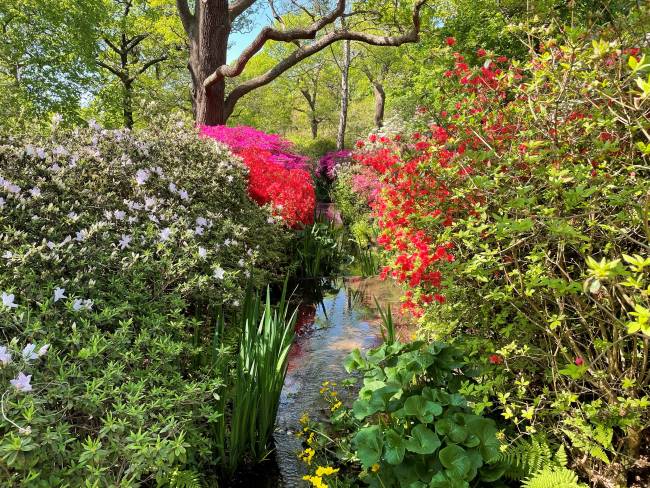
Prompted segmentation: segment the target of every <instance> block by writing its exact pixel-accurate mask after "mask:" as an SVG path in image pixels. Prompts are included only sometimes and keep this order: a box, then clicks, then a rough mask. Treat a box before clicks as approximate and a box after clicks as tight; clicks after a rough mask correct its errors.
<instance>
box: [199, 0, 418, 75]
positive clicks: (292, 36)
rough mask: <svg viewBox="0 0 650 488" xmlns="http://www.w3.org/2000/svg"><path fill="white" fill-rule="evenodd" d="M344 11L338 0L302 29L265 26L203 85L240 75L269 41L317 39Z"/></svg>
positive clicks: (342, 4) (343, 1)
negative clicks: (334, 5)
mask: <svg viewBox="0 0 650 488" xmlns="http://www.w3.org/2000/svg"><path fill="white" fill-rule="evenodd" d="M419 1H426V0H419ZM344 12H345V0H338V3H337V5H336V8H335V9H334V10H332V11H331V12H330V13H328V14H327V15H325V16H323V17H321V18H320V19H318V20H317V21H315V22H312V23H311V24H310V25H309V26H307V27H304V28H302V29H290V30H286V31H281V30H278V29H273V28H272V27H265V28H264V29H262V31H261V32H260V33H259V34H258V35H257V37H256V38H255V40H254V41H253V42H252V43H251V44H250V45H249V46H248V47H247V48H246V49H244V51H243V52H242V53H241V55H240V56H239V57H238V58H237V60H236V61H235V62H234V63H233V64H232V65H227V64H224V65H223V66H220V67H219V68H218V69H217V70H216V71H215V72H214V73H212V74H211V75H210V76H208V77H207V78H206V79H205V81H204V82H203V87H204V88H209V87H210V86H212V85H214V84H215V83H217V82H219V81H220V80H223V79H224V78H234V77H235V76H239V75H240V74H241V73H242V71H244V68H245V67H246V64H247V63H248V61H250V59H251V58H252V57H253V56H255V54H257V53H258V52H259V51H260V50H261V49H262V48H263V47H264V45H265V44H266V43H267V42H268V41H281V42H293V41H297V40H299V39H315V38H316V34H317V33H318V31H320V30H321V29H322V28H323V27H325V26H326V25H328V24H331V23H332V22H334V21H335V20H336V19H337V18H339V17H340V16H341V15H343V13H344ZM301 49H303V48H300V49H298V51H300V50H301ZM305 57H306V56H305ZM301 59H303V58H301ZM294 64H295V63H294Z"/></svg>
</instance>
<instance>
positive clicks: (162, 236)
mask: <svg viewBox="0 0 650 488" xmlns="http://www.w3.org/2000/svg"><path fill="white" fill-rule="evenodd" d="M171 233H172V230H171V229H170V228H169V227H165V228H164V229H163V230H161V231H160V241H161V242H163V241H166V240H167V239H169V236H170V235H171Z"/></svg>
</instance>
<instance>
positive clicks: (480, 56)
mask: <svg viewBox="0 0 650 488" xmlns="http://www.w3.org/2000/svg"><path fill="white" fill-rule="evenodd" d="M476 55H477V56H478V57H479V58H482V57H484V56H485V55H487V51H486V50H485V49H483V48H481V49H479V50H478V51H476Z"/></svg>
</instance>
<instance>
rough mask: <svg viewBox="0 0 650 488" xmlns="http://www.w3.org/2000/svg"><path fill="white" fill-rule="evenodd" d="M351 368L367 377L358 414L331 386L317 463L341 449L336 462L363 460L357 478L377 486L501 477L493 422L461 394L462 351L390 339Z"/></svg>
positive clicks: (352, 361) (356, 358) (464, 377)
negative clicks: (328, 418) (327, 424)
mask: <svg viewBox="0 0 650 488" xmlns="http://www.w3.org/2000/svg"><path fill="white" fill-rule="evenodd" d="M389 336H390V332H389ZM346 369H347V371H348V372H355V371H356V372H360V373H362V374H363V386H362V388H361V390H360V391H359V394H358V398H357V399H356V401H355V402H354V404H353V407H352V409H347V408H344V407H341V405H340V402H338V399H337V395H335V394H333V393H332V392H331V391H330V390H329V389H327V395H329V396H326V398H327V399H328V400H329V401H330V403H331V404H332V406H331V410H332V411H333V412H334V413H333V414H332V418H331V422H332V426H331V428H330V431H331V432H329V433H328V437H327V438H326V439H331V440H330V441H327V442H325V443H324V444H318V445H319V447H320V450H319V451H318V456H319V462H320V456H325V458H326V459H328V453H331V452H336V453H338V456H337V457H338V459H337V460H336V462H338V463H345V462H347V463H358V464H359V465H360V470H361V471H360V473H358V479H359V481H361V482H362V483H363V484H365V485H369V486H373V487H379V486H414V485H417V486H419V484H422V486H436V487H445V486H469V483H470V482H472V481H475V480H479V479H482V480H485V481H494V480H496V479H498V478H499V477H500V476H501V473H502V472H503V468H500V467H499V466H498V461H499V458H500V457H499V447H500V442H499V440H498V439H497V427H496V424H495V422H494V421H493V420H491V419H488V418H486V417H482V416H479V415H476V414H474V413H472V411H471V409H470V408H469V407H468V403H467V400H466V398H465V397H463V396H462V395H461V394H459V393H458V391H459V388H460V385H461V383H462V382H463V381H471V377H470V376H468V374H470V369H471V368H469V367H468V365H466V364H465V363H464V362H463V360H462V356H461V354H460V352H459V351H458V350H457V349H455V348H454V347H452V346H449V345H447V344H443V343H439V342H434V343H431V344H426V343H423V342H413V343H411V344H403V343H400V342H398V341H395V340H394V337H393V340H390V337H387V341H386V342H385V343H384V344H383V345H382V346H380V347H378V348H376V349H372V350H370V351H368V353H367V354H366V355H365V356H363V355H361V353H360V352H359V351H358V350H357V351H355V352H354V353H353V354H352V355H351V356H350V357H349V358H348V360H347V362H346ZM319 430H320V429H316V431H315V433H316V435H317V436H318V431H319ZM321 440H322V439H321ZM332 443H334V444H335V445H332ZM310 445H312V446H313V445H315V443H314V442H312V443H310ZM348 481H349V482H350V483H352V484H353V485H354V486H356V485H357V484H358V481H354V480H353V479H349V480H348Z"/></svg>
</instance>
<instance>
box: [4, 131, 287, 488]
mask: <svg viewBox="0 0 650 488" xmlns="http://www.w3.org/2000/svg"><path fill="white" fill-rule="evenodd" d="M0 176H2V180H1V181H0V195H2V198H1V199H0V203H1V204H0V254H2V267H1V268H0V291H2V292H3V294H4V295H3V296H4V297H5V299H4V300H3V302H4V305H3V306H0V323H2V327H1V331H2V335H1V336H0V345H2V346H8V348H9V350H10V352H11V355H12V357H13V361H12V362H10V363H8V364H6V365H4V366H2V367H0V385H2V386H1V387H0V388H1V389H2V391H4V394H3V395H2V408H3V417H2V418H1V419H0V466H1V467H2V469H0V484H2V485H3V486H43V487H45V486H81V485H84V486H118V485H119V486H136V485H139V484H140V483H144V482H145V481H146V482H147V483H149V482H153V480H155V481H157V482H161V483H162V482H165V481H169V480H170V479H171V477H172V475H173V476H176V477H177V476H178V473H179V472H185V471H184V470H185V469H186V468H187V469H189V470H191V471H194V472H198V473H202V474H204V475H205V476H207V477H209V476H210V473H211V472H214V470H215V462H216V456H215V455H214V452H215V445H214V438H213V435H212V432H213V429H212V424H213V423H214V422H215V421H216V419H217V418H219V416H220V415H222V414H223V412H222V411H219V409H218V406H217V402H215V400H214V398H215V397H216V396H218V395H219V393H220V392H221V390H222V385H223V378H220V377H219V376H220V372H219V371H214V370H213V369H212V366H211V362H210V361H209V355H208V354H206V351H208V349H209V348H208V347H207V345H209V344H210V338H211V337H212V334H213V331H214V326H215V324H214V317H215V314H216V310H217V307H218V306H220V305H221V304H223V307H224V308H225V309H226V310H227V311H228V313H234V312H235V311H236V310H237V309H238V306H239V301H241V300H242V299H243V297H244V289H245V284H246V283H248V282H252V283H253V284H254V285H255V286H260V285H261V284H263V283H266V282H268V281H269V280H272V279H274V278H275V277H277V276H278V275H280V274H283V273H284V271H285V269H284V267H285V264H286V263H285V261H286V258H285V257H284V256H283V252H284V249H285V248H286V246H287V243H288V236H287V234H286V232H285V231H283V230H282V229H281V228H280V227H277V226H275V225H273V224H272V223H269V222H268V219H269V215H268V214H267V212H266V211H265V210H264V209H260V208H259V207H258V206H257V205H256V204H255V203H254V202H252V201H251V200H250V199H249V198H248V196H247V192H246V186H247V180H246V170H245V167H244V166H243V165H242V164H241V163H240V162H239V161H238V160H237V159H236V158H234V157H233V156H231V155H230V153H228V152H227V151H226V150H225V149H224V148H222V147H220V146H218V145H217V144H215V143H214V142H212V141H203V140H200V139H199V138H198V137H197V135H196V133H195V132H194V130H192V129H191V128H188V127H187V126H185V125H175V124H174V125H170V126H168V127H163V126H161V127H159V128H156V129H151V130H149V131H145V132H142V133H137V134H134V133H130V132H128V131H105V130H101V129H100V128H98V127H92V128H90V129H78V130H76V131H74V132H69V133H68V132H66V133H59V132H56V131H55V132H54V133H53V134H52V135H51V136H50V137H49V138H48V139H36V140H30V139H29V138H27V137H21V136H12V137H2V138H0ZM10 295H11V296H12V297H11V299H10V298H9V297H10ZM12 299H13V301H12ZM13 304H15V305H16V306H15V307H14V306H13ZM30 343H31V344H35V345H36V346H37V347H36V349H38V348H39V347H41V346H44V345H45V344H49V345H50V347H49V351H47V353H46V354H44V355H43V356H42V357H40V358H39V359H37V360H33V361H30V360H29V354H27V356H25V355H24V354H22V353H21V350H22V349H23V348H24V347H25V346H27V345H28V344H30ZM19 372H25V373H26V374H30V375H32V377H31V385H32V387H33V388H32V391H29V392H21V391H18V389H17V388H15V387H14V386H10V384H9V380H10V379H12V378H14V377H15V375H17V374H18V373H19ZM173 473H176V474H173ZM190 474H191V473H190Z"/></svg>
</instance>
